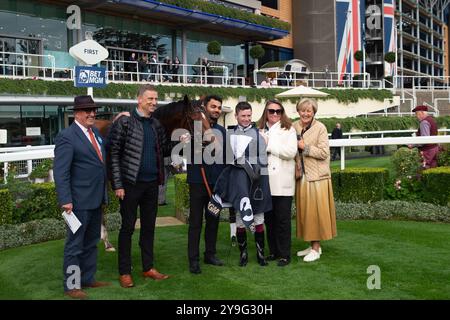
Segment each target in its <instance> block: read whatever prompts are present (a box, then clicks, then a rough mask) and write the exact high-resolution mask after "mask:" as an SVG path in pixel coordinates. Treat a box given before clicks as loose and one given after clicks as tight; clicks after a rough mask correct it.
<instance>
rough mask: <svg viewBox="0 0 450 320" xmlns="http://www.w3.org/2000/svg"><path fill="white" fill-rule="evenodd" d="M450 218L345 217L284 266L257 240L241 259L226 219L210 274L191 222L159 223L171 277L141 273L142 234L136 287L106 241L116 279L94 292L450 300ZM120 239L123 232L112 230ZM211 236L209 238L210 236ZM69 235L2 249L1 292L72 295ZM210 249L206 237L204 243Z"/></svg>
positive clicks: (102, 256)
mask: <svg viewBox="0 0 450 320" xmlns="http://www.w3.org/2000/svg"><path fill="white" fill-rule="evenodd" d="M449 234H450V225H449V224H438V223H423V222H412V221H338V236H337V237H336V238H335V239H334V240H331V241H327V242H324V243H323V255H322V258H321V259H320V260H319V261H317V262H314V263H308V264H307V263H305V262H303V261H302V260H300V259H299V258H297V257H296V256H295V252H296V251H297V250H299V249H303V248H305V246H306V244H305V243H303V242H301V241H299V240H297V239H294V240H293V242H292V255H293V261H292V263H291V264H290V265H288V266H286V267H284V268H280V267H278V266H277V265H276V263H275V262H271V263H270V264H269V266H267V267H260V266H259V265H257V263H256V257H255V250H254V241H253V239H250V252H249V254H250V261H249V264H248V265H247V267H245V268H242V267H239V266H237V262H238V257H239V253H238V248H236V247H231V245H230V241H229V227H228V224H227V223H221V225H220V230H219V239H218V244H217V249H218V256H219V257H220V258H222V259H223V260H224V262H225V266H223V267H214V266H210V265H204V264H203V263H202V264H201V267H202V271H203V273H202V274H200V275H193V274H191V273H189V271H188V262H187V226H186V225H183V226H174V227H159V228H157V230H156V242H155V255H156V261H155V267H156V268H157V269H159V270H160V271H161V272H164V273H167V274H169V275H170V276H171V278H169V279H168V280H165V281H162V282H155V281H153V280H151V279H143V278H142V277H141V275H140V274H141V267H140V256H139V249H138V245H137V242H138V241H137V240H138V237H137V236H138V235H137V234H135V235H134V242H133V246H134V251H133V261H134V271H133V275H134V279H135V284H136V287H135V288H132V289H123V288H121V287H120V286H119V283H118V281H117V279H118V273H117V253H107V252H105V251H104V250H103V247H102V244H100V245H99V259H98V272H97V279H98V280H103V281H111V282H112V286H110V287H106V288H99V289H90V290H88V294H89V297H90V299H175V300H178V299H181V300H184V299H186V300H190V299H232V300H234V299H283V300H291V299H450V281H449V279H450V255H449V254H448V253H449V250H448V235H449ZM110 238H111V240H112V241H113V243H114V245H117V233H112V234H111V237H110ZM202 238H203V237H202ZM63 246H64V242H63V240H59V241H51V242H47V243H42V244H37V245H31V246H27V247H21V248H15V249H10V250H5V251H2V252H0V284H1V285H0V299H66V298H65V297H64V296H63V294H62V257H63ZM201 252H203V240H202V243H201ZM371 265H377V266H379V267H380V269H381V289H380V290H368V289H367V286H366V283H367V279H368V277H369V276H370V275H369V274H367V268H368V267H369V266H371Z"/></svg>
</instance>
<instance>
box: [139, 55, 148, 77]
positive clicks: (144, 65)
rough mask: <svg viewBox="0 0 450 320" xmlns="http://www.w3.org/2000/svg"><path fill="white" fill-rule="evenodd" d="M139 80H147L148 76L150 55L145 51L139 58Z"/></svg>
mask: <svg viewBox="0 0 450 320" xmlns="http://www.w3.org/2000/svg"><path fill="white" fill-rule="evenodd" d="M138 68H139V81H143V80H147V77H148V55H147V54H146V53H144V54H143V55H142V57H141V58H140V59H139V60H138Z"/></svg>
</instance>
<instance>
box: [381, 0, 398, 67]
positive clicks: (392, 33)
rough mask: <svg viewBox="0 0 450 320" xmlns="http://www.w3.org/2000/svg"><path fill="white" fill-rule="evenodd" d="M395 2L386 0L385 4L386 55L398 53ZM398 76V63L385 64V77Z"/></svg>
mask: <svg viewBox="0 0 450 320" xmlns="http://www.w3.org/2000/svg"><path fill="white" fill-rule="evenodd" d="M394 13H395V0H384V3H383V19H384V21H383V22H384V23H383V29H384V53H387V52H397V28H396V25H395V15H394ZM396 74H397V62H395V63H392V64H391V65H390V64H388V63H387V62H385V75H386V76H387V75H389V76H395V75H396Z"/></svg>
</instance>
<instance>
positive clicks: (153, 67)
mask: <svg viewBox="0 0 450 320" xmlns="http://www.w3.org/2000/svg"><path fill="white" fill-rule="evenodd" d="M148 63H149V64H150V77H149V78H150V79H149V80H151V81H156V79H157V73H158V58H157V56H156V53H153V54H152V55H151V57H150V61H149V62H148Z"/></svg>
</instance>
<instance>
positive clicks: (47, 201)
mask: <svg viewBox="0 0 450 320" xmlns="http://www.w3.org/2000/svg"><path fill="white" fill-rule="evenodd" d="M16 210H18V212H17V214H16V220H17V221H20V222H27V221H33V220H41V219H44V218H55V219H56V218H60V217H61V212H62V209H61V208H60V206H59V205H58V199H57V197H56V190H55V184H54V183H51V182H48V183H36V184H31V194H30V196H29V197H28V198H27V199H25V200H23V201H22V202H21V203H20V207H19V208H17V209H16Z"/></svg>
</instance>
